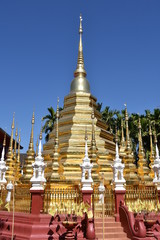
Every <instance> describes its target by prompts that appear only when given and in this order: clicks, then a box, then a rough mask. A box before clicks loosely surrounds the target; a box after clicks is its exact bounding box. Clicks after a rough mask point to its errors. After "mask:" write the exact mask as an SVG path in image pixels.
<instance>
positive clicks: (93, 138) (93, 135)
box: [91, 101, 96, 148]
mask: <svg viewBox="0 0 160 240" xmlns="http://www.w3.org/2000/svg"><path fill="white" fill-rule="evenodd" d="M91 118H92V140H91V146H92V148H94V147H95V146H96V140H95V129H94V118H95V116H94V107H93V101H92V113H91Z"/></svg>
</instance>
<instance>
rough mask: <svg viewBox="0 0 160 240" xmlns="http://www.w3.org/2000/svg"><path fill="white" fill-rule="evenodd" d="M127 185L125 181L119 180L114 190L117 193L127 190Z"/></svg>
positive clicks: (115, 183)
mask: <svg viewBox="0 0 160 240" xmlns="http://www.w3.org/2000/svg"><path fill="white" fill-rule="evenodd" d="M125 183H126V181H125V180H118V181H117V182H114V185H115V188H114V190H115V191H121V190H126V189H125V187H124V184H125Z"/></svg>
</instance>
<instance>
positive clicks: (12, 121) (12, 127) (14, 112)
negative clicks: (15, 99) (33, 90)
mask: <svg viewBox="0 0 160 240" xmlns="http://www.w3.org/2000/svg"><path fill="white" fill-rule="evenodd" d="M14 117H15V112H14V113H13V121H12V126H11V128H12V129H14Z"/></svg>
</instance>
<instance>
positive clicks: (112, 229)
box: [96, 226, 124, 234]
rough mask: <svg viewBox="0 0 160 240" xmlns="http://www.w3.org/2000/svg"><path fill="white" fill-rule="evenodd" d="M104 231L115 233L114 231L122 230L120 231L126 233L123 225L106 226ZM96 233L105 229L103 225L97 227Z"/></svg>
mask: <svg viewBox="0 0 160 240" xmlns="http://www.w3.org/2000/svg"><path fill="white" fill-rule="evenodd" d="M104 232H105V233H113V232H120V233H124V231H123V228H122V227H115V226H114V227H108V226H107V227H104ZM96 233H97V234H98V233H103V229H102V226H101V227H96Z"/></svg>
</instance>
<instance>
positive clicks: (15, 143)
mask: <svg viewBox="0 0 160 240" xmlns="http://www.w3.org/2000/svg"><path fill="white" fill-rule="evenodd" d="M17 136H18V129H17V128H16V132H15V141H14V159H16V150H17Z"/></svg>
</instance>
